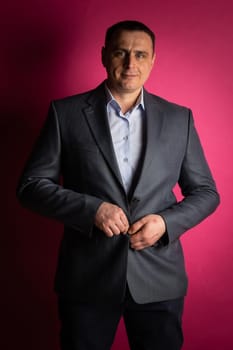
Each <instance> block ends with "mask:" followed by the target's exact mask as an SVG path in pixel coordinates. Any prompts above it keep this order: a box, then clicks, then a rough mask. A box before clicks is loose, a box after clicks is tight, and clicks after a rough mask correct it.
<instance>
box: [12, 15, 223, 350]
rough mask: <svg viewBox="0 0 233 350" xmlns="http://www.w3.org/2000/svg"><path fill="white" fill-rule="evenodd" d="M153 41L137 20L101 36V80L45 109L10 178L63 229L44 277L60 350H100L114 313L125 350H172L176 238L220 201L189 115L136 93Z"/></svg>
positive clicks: (177, 321) (176, 323)
mask: <svg viewBox="0 0 233 350" xmlns="http://www.w3.org/2000/svg"><path fill="white" fill-rule="evenodd" d="M154 42H155V37H154V34H153V32H152V31H151V30H150V29H149V28H148V27H147V26H145V25H144V24H142V23H140V22H136V21H123V22H119V23H116V24H115V25H113V26H112V27H110V28H109V29H108V31H107V33H106V38H105V46H104V47H103V49H102V62H103V65H104V67H105V68H106V72H107V79H106V81H105V82H103V83H102V84H101V85H100V86H98V87H97V88H96V89H94V90H92V91H89V92H87V93H83V94H79V95H76V96H72V97H68V98H65V99H62V100H57V101H54V102H52V104H51V106H50V110H49V113H48V118H47V120H46V123H45V126H44V128H43V130H42V133H41V135H40V137H39V140H38V141H37V144H36V146H35V148H34V150H33V153H32V155H31V157H30V159H29V161H28V163H27V165H26V167H25V170H24V172H23V175H22V178H21V180H20V184H19V188H18V197H19V199H20V201H21V203H22V204H23V205H24V206H27V207H29V208H31V209H32V210H34V211H37V212H38V213H40V214H42V215H46V216H47V217H50V218H54V219H56V220H59V221H61V222H62V223H63V224H64V236H63V239H62V242H61V247H60V254H59V261H58V268H57V273H56V280H55V289H56V292H57V294H58V300H59V316H60V319H61V348H62V350H71V349H72V350H73V349H75V350H84V349H85V350H86V349H89V350H95V349H98V350H109V349H110V348H111V344H112V343H113V339H114V334H115V331H116V328H117V325H118V322H119V320H120V317H121V316H122V315H123V316H124V321H125V325H126V330H127V335H128V339H129V344H130V348H131V349H133V350H152V349H153V350H178V349H181V346H182V343H183V335H182V328H181V317H182V312H183V301H184V296H185V294H186V289H187V279H186V273H185V268H184V261H183V253H182V248H181V244H180V241H179V238H180V236H181V235H182V234H183V233H184V232H185V231H187V230H188V229H190V228H191V227H193V226H194V225H196V224H198V223H199V222H200V221H202V220H203V219H204V218H205V217H207V216H208V215H210V213H212V212H213V211H214V210H215V208H216V207H217V205H218V203H219V196H218V193H217V191H216V187H215V184H214V180H213V178H212V176H211V173H210V170H209V168H208V165H207V163H206V160H205V158H204V155H203V151H202V148H201V145H200V142H199V138H198V136H197V133H196V131H195V128H194V124H193V118H192V113H191V111H190V110H189V109H187V108H185V107H181V106H178V105H175V104H173V103H170V102H168V101H166V100H164V99H161V98H159V97H157V96H155V95H152V94H149V93H148V92H147V91H146V90H145V89H144V88H143V85H144V83H145V81H146V79H147V78H148V76H149V74H150V72H151V69H152V67H153V64H154V61H155V53H154ZM61 176H62V185H61V184H59V179H60V177H61ZM176 183H179V186H180V188H181V190H182V193H183V196H184V199H183V200H182V201H180V202H177V200H176V197H175V196H174V194H173V191H172V190H173V188H174V186H175V185H176Z"/></svg>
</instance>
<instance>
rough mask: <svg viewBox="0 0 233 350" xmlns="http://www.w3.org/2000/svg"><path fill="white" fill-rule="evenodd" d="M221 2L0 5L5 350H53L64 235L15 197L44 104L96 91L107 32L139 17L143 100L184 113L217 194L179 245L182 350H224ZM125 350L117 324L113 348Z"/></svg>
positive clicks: (226, 229)
mask: <svg viewBox="0 0 233 350" xmlns="http://www.w3.org/2000/svg"><path fill="white" fill-rule="evenodd" d="M232 12H233V3H232V1H230V0H229V1H228V0H215V1H209V0H197V1H187V0H186V1H184V0H178V1H175V0H173V1H172V0H169V1H166V0H159V1H156V0H144V1H137V0H134V1H132V0H118V1H117V2H110V1H109V2H107V1H104V0H98V1H97V0H85V1H80V2H78V1H75V0H64V1H61V0H60V1H59V0H34V1H31V0H21V1H14V0H13V1H10V0H9V1H7V2H6V3H2V4H1V7H0V48H1V55H0V64H1V65H0V77H1V78H0V84H1V97H2V98H1V106H0V107H1V128H2V132H1V141H2V147H1V150H2V153H1V160H2V161H1V163H2V171H1V175H2V176H3V180H2V181H1V184H2V195H3V199H4V200H3V201H2V211H1V212H2V213H3V217H2V219H1V241H2V243H1V244H0V247H1V248H0V249H1V252H0V256H1V260H2V261H1V264H0V266H1V275H0V276H1V288H0V290H1V297H0V301H1V304H2V305H1V312H0V317H1V323H2V326H1V333H2V334H1V337H0V347H1V348H2V349H15V348H22V349H24V350H31V349H33V350H42V349H43V350H56V349H58V337H57V336H58V330H59V323H58V321H57V311H56V297H55V295H54V294H53V290H52V288H53V276H54V271H55V266H56V259H57V249H58V245H59V240H60V237H61V232H62V227H61V226H60V225H58V224H57V223H54V222H51V221H49V220H47V219H44V218H41V217H39V216H37V215H36V214H32V213H30V212H28V211H27V210H25V209H23V208H21V207H20V206H19V204H18V203H17V201H16V199H15V187H16V183H17V179H18V177H19V174H20V172H21V170H22V167H23V164H24V162H25V159H26V157H27V155H28V152H29V150H30V149H31V146H32V144H33V141H34V140H35V137H36V136H37V135H38V132H39V129H40V127H41V125H42V123H43V121H44V118H45V115H46V112H47V108H48V104H49V101H50V100H51V99H53V98H59V97H62V96H65V95H69V94H73V93H76V92H81V91H83V90H86V89H89V88H92V87H94V86H96V85H97V84H98V83H99V82H101V81H102V80H103V79H104V77H105V72H104V70H103V68H102V67H101V63H100V49H101V46H102V44H103V38H104V33H105V29H106V27H108V26H109V25H111V24H112V23H114V22H116V21H118V20H123V19H138V20H141V21H144V22H145V23H146V24H148V25H149V26H150V27H151V28H152V29H153V30H154V31H155V32H156V35H157V64H156V66H155V69H154V71H153V73H152V75H151V78H150V80H149V81H148V83H147V84H146V87H147V89H148V90H150V91H152V92H153V93H156V94H158V95H161V96H163V97H165V98H167V99H169V100H171V101H175V102H177V103H180V104H183V105H186V106H189V107H191V108H192V110H193V112H194V117H195V121H196V126H197V129H198V131H199V134H200V137H201V140H202V144H203V146H204V149H205V153H206V156H207V158H208V160H209V164H210V166H211V169H212V172H213V174H214V177H215V179H216V182H217V186H218V189H219V192H220V194H221V200H222V203H221V206H220V207H219V208H218V210H217V211H216V213H215V214H214V215H213V216H211V217H209V218H208V219H207V220H206V221H205V222H203V223H202V224H201V225H199V226H198V227H196V228H194V229H192V230H190V231H189V232H188V233H187V234H186V235H185V236H184V237H183V238H182V241H183V246H184V251H185V256H186V266H187V271H188V274H189V281H190V284H189V293H188V297H187V299H186V305H185V313H184V332H185V345H184V349H185V350H197V349H198V350H206V349H211V350H215V349H216V350H217V349H218V350H219V349H224V350H230V349H233V329H232V324H233V293H232V287H233V272H232V264H233V228H232V216H233V213H232V207H233V206H232V198H233V189H232V180H233V178H232V175H233V174H232V173H233V163H232V146H233V137H232V124H233V121H232V97H233V95H232V92H233V89H232V63H233V54H232V53H233V49H232V43H233V35H232V33H233V30H232V24H233V14H232ZM119 349H120V350H127V349H129V348H128V344H127V339H126V335H125V330H124V325H123V323H122V322H121V324H120V327H119V329H118V332H117V336H116V339H115V343H114V346H113V350H119Z"/></svg>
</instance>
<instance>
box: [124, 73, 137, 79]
mask: <svg viewBox="0 0 233 350" xmlns="http://www.w3.org/2000/svg"><path fill="white" fill-rule="evenodd" d="M122 77H123V78H126V79H133V78H137V77H138V74H131V73H123V74H122Z"/></svg>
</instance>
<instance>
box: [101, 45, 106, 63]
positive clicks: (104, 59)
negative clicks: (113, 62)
mask: <svg viewBox="0 0 233 350" xmlns="http://www.w3.org/2000/svg"><path fill="white" fill-rule="evenodd" d="M101 61H102V64H103V66H104V67H106V49H105V47H104V46H103V47H102V50H101Z"/></svg>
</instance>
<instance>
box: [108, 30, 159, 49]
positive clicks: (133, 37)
mask: <svg viewBox="0 0 233 350" xmlns="http://www.w3.org/2000/svg"><path fill="white" fill-rule="evenodd" d="M110 47H111V48H118V47H122V48H129V47H134V48H135V49H138V50H139V49H140V50H146V51H148V50H149V51H150V50H151V51H152V50H153V43H152V39H151V37H150V36H149V34H147V33H146V32H143V31H136V30H135V31H129V30H121V31H118V32H116V33H115V34H114V35H113V37H112V40H111V43H110Z"/></svg>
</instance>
